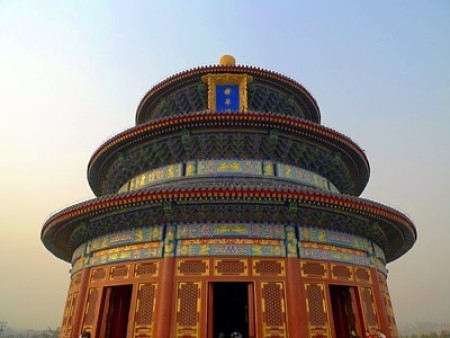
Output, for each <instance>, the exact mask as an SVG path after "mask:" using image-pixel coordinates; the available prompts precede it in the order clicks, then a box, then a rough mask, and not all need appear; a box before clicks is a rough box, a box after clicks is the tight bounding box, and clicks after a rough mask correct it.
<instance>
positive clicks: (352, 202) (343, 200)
mask: <svg viewBox="0 0 450 338" xmlns="http://www.w3.org/2000/svg"><path fill="white" fill-rule="evenodd" d="M199 198H200V199H203V198H209V199H223V198H232V199H241V200H248V201H251V200H254V199H262V198H266V199H271V200H274V201H283V202H285V201H288V202H290V201H297V202H299V203H301V204H306V205H311V206H317V207H321V208H332V209H335V210H339V211H342V212H350V213H352V214H357V215H361V216H366V217H370V218H379V219H380V218H381V219H385V220H387V221H389V222H392V223H394V224H395V225H396V226H397V227H399V228H398V229H397V231H400V233H401V234H402V236H403V243H402V247H401V248H399V249H398V250H396V252H395V253H392V256H391V257H389V260H388V262H391V261H393V260H395V259H397V258H398V257H400V256H402V255H403V254H404V253H405V252H406V251H408V250H409V249H410V248H411V247H412V245H413V244H414V242H415V240H416V237H417V232H416V229H415V227H414V224H413V222H412V221H411V220H410V219H409V218H408V217H407V216H406V215H404V214H403V213H401V212H399V211H397V210H395V209H392V208H390V207H387V206H385V205H382V204H379V203H376V202H372V201H368V200H364V199H359V198H355V197H351V196H347V195H346V196H342V195H334V194H331V193H328V194H325V193H319V192H312V191H306V189H305V190H303V191H273V190H267V189H249V190H245V191H243V190H240V189H231V188H228V189H226V188H199V189H186V190H183V189H172V190H170V191H162V190H158V191H149V190H141V191H138V192H134V193H127V194H121V195H108V196H103V197H100V198H96V199H92V200H89V201H86V202H83V203H80V204H77V205H74V206H71V207H68V208H66V209H64V210H62V211H61V212H59V213H57V214H55V215H53V216H51V217H50V218H49V219H48V220H47V221H46V222H45V224H44V225H43V227H42V231H41V240H42V241H43V243H44V245H45V246H46V247H47V249H48V250H50V251H51V252H52V253H53V254H54V255H55V256H57V257H59V258H61V259H64V260H68V259H70V258H68V257H67V255H68V253H66V252H59V250H58V248H57V246H58V245H57V243H55V241H56V236H57V233H58V232H59V231H60V230H61V229H62V228H63V227H64V225H65V224H67V223H70V222H73V221H75V220H82V219H85V218H87V217H90V216H94V215H99V214H104V213H106V212H109V211H114V210H119V209H123V208H126V207H138V206H143V205H145V204H148V203H163V202H164V201H168V200H169V201H173V200H186V199H199ZM407 237H409V238H407Z"/></svg>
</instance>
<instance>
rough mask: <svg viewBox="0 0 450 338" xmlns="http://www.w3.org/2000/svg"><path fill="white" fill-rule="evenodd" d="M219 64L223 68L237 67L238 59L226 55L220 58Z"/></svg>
mask: <svg viewBox="0 0 450 338" xmlns="http://www.w3.org/2000/svg"><path fill="white" fill-rule="evenodd" d="M219 64H220V65H222V66H235V65H236V59H235V58H234V56H232V55H227V54H225V55H223V56H222V57H221V58H220V61H219Z"/></svg>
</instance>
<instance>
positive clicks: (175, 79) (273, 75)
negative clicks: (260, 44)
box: [136, 65, 321, 123]
mask: <svg viewBox="0 0 450 338" xmlns="http://www.w3.org/2000/svg"><path fill="white" fill-rule="evenodd" d="M226 72H230V73H249V74H250V75H253V76H262V77H266V78H270V79H273V80H277V81H280V82H282V83H284V84H286V85H288V86H290V87H293V88H295V89H297V90H299V91H300V92H301V93H302V94H304V95H305V96H306V97H307V98H308V99H309V100H310V102H311V104H312V105H313V106H314V108H315V110H316V112H317V117H316V118H315V120H316V121H315V122H317V123H320V121H321V116H320V109H319V106H318V104H317V101H316V100H315V98H314V97H313V96H312V95H311V93H310V92H309V91H308V90H307V89H306V88H305V87H303V86H302V85H301V84H300V83H298V82H297V81H295V80H293V79H291V78H289V77H287V76H285V75H282V74H280V73H278V72H274V71H270V70H266V69H263V68H259V67H253V66H244V65H238V66H222V65H213V66H201V67H197V68H193V69H189V70H186V71H183V72H180V73H177V74H174V75H172V76H170V77H168V78H167V79H166V80H163V81H161V82H160V83H158V84H157V85H155V86H154V87H153V88H152V89H150V90H149V91H148V92H147V94H145V95H144V97H143V98H142V100H141V102H140V103H139V106H138V108H137V110H136V123H140V115H141V112H142V108H143V106H144V105H145V103H146V102H147V100H148V99H149V98H150V97H151V96H153V95H157V93H158V92H160V91H162V90H164V89H166V88H168V87H171V86H172V85H174V84H177V83H179V82H181V81H183V80H185V79H188V78H191V77H193V76H201V75H204V74H206V73H226Z"/></svg>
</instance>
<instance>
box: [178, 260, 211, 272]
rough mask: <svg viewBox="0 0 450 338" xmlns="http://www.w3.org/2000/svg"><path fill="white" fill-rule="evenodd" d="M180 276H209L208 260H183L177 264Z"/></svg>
mask: <svg viewBox="0 0 450 338" xmlns="http://www.w3.org/2000/svg"><path fill="white" fill-rule="evenodd" d="M177 275H178V276H207V275H209V260H208V259H181V260H179V261H178V263H177Z"/></svg>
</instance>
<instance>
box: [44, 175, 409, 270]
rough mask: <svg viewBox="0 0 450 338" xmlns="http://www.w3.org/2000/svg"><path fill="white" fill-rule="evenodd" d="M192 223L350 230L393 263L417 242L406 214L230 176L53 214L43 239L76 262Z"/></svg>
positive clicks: (342, 197)
mask: <svg viewBox="0 0 450 338" xmlns="http://www.w3.org/2000/svg"><path fill="white" fill-rule="evenodd" d="M189 222H196V223H198V222H202V223H217V222H229V223H239V222H244V223H264V224H281V225H284V226H287V225H297V226H314V227H320V228H323V229H330V230H336V231H342V232H345V233H349V234H354V235H357V236H361V237H364V238H366V239H368V240H369V241H371V242H374V243H376V244H377V245H378V246H379V247H380V248H381V249H382V250H383V252H384V254H385V257H386V262H390V261H393V260H395V259H396V258H398V257H400V256H402V255H403V254H404V253H406V252H407V251H408V250H409V249H410V248H411V247H412V246H413V244H414V242H415V240H416V236H417V234H416V230H415V227H414V224H413V223H412V221H411V220H410V219H409V218H408V217H407V216H406V215H404V214H402V213H401V212H399V211H397V210H395V209H392V208H390V207H387V206H384V205H381V204H379V203H375V202H372V201H368V200H365V199H361V198H357V197H352V196H346V195H340V194H335V193H331V192H325V191H318V190H314V189H310V188H306V187H299V186H298V185H296V184H292V183H290V182H288V181H283V182H280V181H277V180H270V181H269V182H268V181H267V180H264V182H263V180H261V179H259V178H253V179H249V178H242V179H239V178H237V177H222V178H220V179H218V178H213V179H211V180H207V179H204V178H203V179H201V180H200V179H195V178H193V179H190V180H183V181H180V182H177V184H173V185H171V186H168V185H164V186H153V187H149V188H145V189H141V190H137V191H135V192H130V193H122V194H115V195H106V196H102V197H100V198H95V199H92V200H88V201H86V202H83V203H80V204H76V205H74V206H71V207H69V208H66V209H64V210H62V211H60V212H58V213H56V214H54V215H52V216H51V217H50V218H49V219H48V220H47V221H46V222H45V224H44V226H43V229H42V232H41V238H42V241H43V242H44V244H45V246H46V247H47V249H48V250H50V251H51V252H52V253H53V254H54V255H55V256H57V257H59V258H61V259H63V260H66V261H71V259H72V256H73V253H74V251H75V250H76V249H77V248H78V247H79V246H80V245H82V244H83V243H85V242H87V241H89V240H92V239H94V238H97V237H99V236H103V235H106V234H109V233H113V232H117V231H122V230H127V229H133V228H137V227H141V226H144V225H152V226H159V225H164V224H180V223H189Z"/></svg>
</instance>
